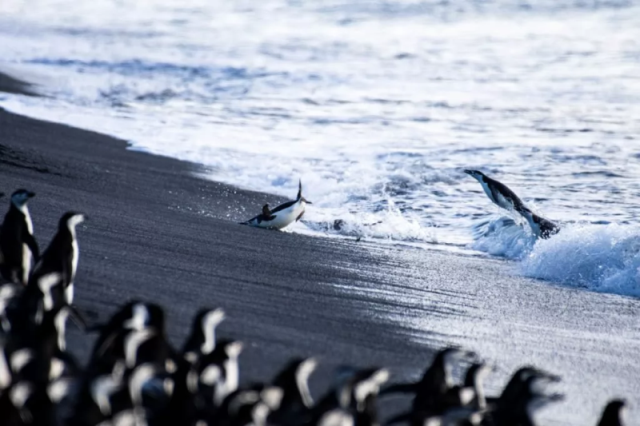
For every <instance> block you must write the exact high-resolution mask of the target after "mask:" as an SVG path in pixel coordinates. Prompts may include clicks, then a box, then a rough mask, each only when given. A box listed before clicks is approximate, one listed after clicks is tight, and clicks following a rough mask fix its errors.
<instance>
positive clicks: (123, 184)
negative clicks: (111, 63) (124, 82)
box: [0, 79, 640, 425]
mask: <svg viewBox="0 0 640 426" xmlns="http://www.w3.org/2000/svg"><path fill="white" fill-rule="evenodd" d="M14 80H15V79H14ZM15 81H18V80H15ZM0 133H1V135H0V136H2V137H1V138H0V165H2V167H1V168H0V179H1V181H2V182H3V185H2V188H0V189H1V190H2V191H4V192H5V193H9V194H10V193H11V191H13V190H14V189H15V188H18V187H26V188H27V189H30V190H33V191H34V192H36V194H37V196H36V198H34V199H33V200H32V201H31V203H30V207H31V214H32V218H33V222H34V228H35V236H36V238H37V240H38V242H39V244H40V245H41V247H42V248H44V247H46V245H47V244H48V242H49V241H50V238H51V236H52V235H53V233H54V231H55V227H56V224H57V220H58V218H59V216H60V215H61V214H62V213H63V212H65V211H67V210H71V209H73V210H78V211H81V212H84V213H86V214H87V215H88V216H89V220H88V221H87V222H86V223H85V224H83V225H82V226H81V227H80V228H79V230H78V238H79V245H80V253H81V254H80V262H79V267H78V276H77V280H76V281H77V285H76V304H77V306H78V308H79V309H80V310H81V311H84V312H89V313H93V314H94V315H93V317H97V318H99V319H100V320H103V319H104V318H105V317H107V316H108V315H110V314H111V313H112V312H113V311H114V310H115V309H116V308H117V306H119V305H120V304H122V303H124V302H126V301H127V300H129V299H131V298H140V299H144V300H149V301H153V302H156V303H160V304H161V305H162V306H163V307H164V308H165V309H166V313H167V317H168V334H169V337H170V339H171V340H172V342H173V343H174V344H175V345H180V344H182V340H183V339H184V338H185V336H186V334H187V332H188V329H189V327H190V325H191V320H192V315H193V314H194V312H195V311H196V310H197V309H198V308H200V307H203V306H211V307H217V306H219V307H222V308H224V309H225V310H226V311H227V317H228V319H227V320H226V321H225V322H223V324H222V325H221V327H220V329H219V332H220V335H221V336H228V337H233V338H236V339H239V340H242V341H244V342H245V343H246V344H247V346H246V348H245V350H244V352H243V354H242V356H241V379H242V381H243V382H246V381H247V380H268V379H270V378H271V376H272V375H273V374H274V373H275V371H276V370H277V369H278V368H280V367H281V366H282V365H284V363H285V362H286V361H287V360H288V359H289V358H290V357H292V356H308V355H309V356H310V355H316V356H319V357H320V366H319V368H318V372H316V373H315V374H314V375H312V380H311V385H312V392H314V395H318V390H319V389H322V390H323V389H324V388H325V387H326V385H327V377H328V376H329V374H328V373H330V371H331V370H332V368H334V367H335V366H337V365H340V364H353V365H357V366H372V365H378V366H388V367H390V369H391V372H392V381H395V380H402V379H406V378H408V377H415V376H416V375H419V374H420V373H421V372H422V369H423V368H424V367H425V365H426V364H427V363H428V362H429V360H430V358H431V353H432V350H433V349H434V348H439V347H441V346H443V345H445V344H451V343H458V344H462V345H464V346H465V347H468V348H469V349H474V350H477V351H478V352H479V353H480V354H481V355H483V356H484V357H485V358H486V359H488V360H489V361H491V362H494V363H496V364H497V365H498V366H499V367H500V370H499V372H498V373H497V374H496V375H495V377H492V378H490V380H489V383H488V388H489V391H490V392H489V393H491V394H493V393H495V392H497V390H498V389H499V388H500V387H501V386H502V385H503V384H504V381H505V378H506V377H507V376H508V375H509V374H510V373H511V371H513V369H515V368H516V367H518V366H520V365H522V364H526V363H533V364H536V365H540V366H541V367H543V368H547V369H549V370H551V371H553V372H555V373H558V374H560V375H561V376H563V378H564V379H565V383H564V384H563V385H562V391H566V393H567V401H565V402H564V403H562V404H558V405H557V406H553V407H550V408H549V409H546V410H543V411H541V415H540V418H541V419H543V421H542V423H543V424H547V423H550V422H549V421H547V420H549V419H554V418H558V417H560V418H559V420H556V421H553V423H554V424H581V423H582V424H583V423H584V422H586V423H587V424H590V423H589V422H591V423H595V421H596V417H597V416H598V415H599V412H600V410H601V408H602V406H604V403H605V401H606V398H608V397H613V396H625V397H627V398H628V399H629V401H630V402H631V405H632V410H631V411H632V413H634V414H637V413H639V410H638V408H640V397H639V396H638V392H637V391H638V390H640V389H639V387H640V383H633V380H631V381H630V380H628V378H629V377H634V376H636V377H637V375H638V374H640V367H638V366H636V365H635V354H636V353H637V351H638V350H640V341H639V340H638V339H637V328H636V327H637V319H636V318H637V314H638V312H639V311H640V309H639V308H640V303H639V301H637V300H635V299H630V298H625V297H622V296H616V295H606V294H604V295H603V294H601V293H593V292H585V291H581V290H575V289H571V288H568V287H560V286H552V285H549V284H547V283H543V282H540V281H536V280H532V279H527V278H523V277H518V276H515V274H513V271H512V270H511V268H510V266H509V264H508V262H505V261H501V260H496V259H491V258H488V257H464V256H456V255H455V254H452V253H436V252H434V251H428V250H421V249H415V250H409V249H406V248H404V249H403V248H400V247H379V246H376V245H375V244H369V243H355V242H353V241H350V240H343V239H336V238H318V237H310V236H306V235H301V234H294V233H287V232H275V231H266V230H261V229H256V228H250V227H247V226H242V225H238V224H237V222H238V221H240V220H242V219H246V218H247V217H249V216H250V215H251V213H254V212H257V211H258V210H259V206H261V205H262V204H263V203H264V202H265V198H266V197H268V200H270V201H271V200H272V199H273V198H277V197H273V196H270V195H266V194H261V193H257V192H250V191H244V190H240V189H237V188H235V187H232V186H229V185H226V184H222V183H217V182H213V181H209V180H205V179H202V178H199V177H197V174H198V172H199V171H200V170H201V168H200V166H198V165H196V164H191V163H186V162H183V161H179V160H175V159H171V158H168V157H161V156H156V155H152V154H148V153H143V152H139V151H132V150H128V149H126V148H127V146H128V144H127V142H125V141H122V140H118V139H114V138H112V137H109V136H106V135H102V134H99V133H95V132H91V131H86V130H80V129H76V128H73V127H69V126H66V125H61V124H56V123H51V122H46V121H40V120H36V119H31V118H27V117H24V116H20V115H16V114H13V113H10V112H7V111H5V110H3V109H1V107H0ZM2 201H3V202H7V198H6V197H5V198H3V199H2ZM92 320H93V318H92ZM613 330H615V331H616V333H612V331H613ZM68 340H69V347H70V348H73V350H72V351H73V352H74V353H75V354H76V355H78V356H80V358H81V359H83V357H85V356H86V354H87V352H88V351H89V350H90V348H91V343H92V341H93V337H92V336H83V335H81V334H80V333H79V332H78V331H77V329H76V328H75V327H74V326H69V339H68ZM603 342H604V343H603ZM583 374H584V375H585V376H588V380H590V381H592V383H593V384H594V386H595V387H598V388H597V389H593V390H590V391H585V390H580V389H581V387H582V388H584V386H583V383H582V380H584V379H585V376H583ZM404 403H406V401H401V400H392V401H389V402H388V403H387V402H385V403H384V405H383V409H384V407H385V406H387V404H388V405H389V406H392V408H393V409H392V410H391V411H389V412H386V411H385V412H384V414H385V416H386V415H388V414H394V413H395V412H396V411H397V410H396V407H399V406H400V405H402V404H404ZM586 404H587V405H588V406H587V408H584V406H585V405H586ZM572 412H573V413H572ZM567 416H568V417H567ZM630 420H631V419H630ZM628 424H630V425H632V424H639V423H633V422H632V421H630V422H629V423H628Z"/></svg>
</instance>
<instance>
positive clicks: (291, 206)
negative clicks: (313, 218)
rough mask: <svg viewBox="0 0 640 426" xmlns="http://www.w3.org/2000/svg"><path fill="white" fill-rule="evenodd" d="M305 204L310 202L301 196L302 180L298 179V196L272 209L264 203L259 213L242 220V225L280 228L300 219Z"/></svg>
mask: <svg viewBox="0 0 640 426" xmlns="http://www.w3.org/2000/svg"><path fill="white" fill-rule="evenodd" d="M307 204H312V203H311V201H309V200H307V199H305V198H304V197H303V196H302V181H300V182H299V184H298V196H297V197H296V199H295V200H293V201H288V202H286V203H284V204H281V205H279V206H278V207H276V208H275V209H273V210H271V209H269V205H268V204H265V205H264V206H263V207H262V213H261V214H259V215H258V216H256V217H254V218H253V219H249V220H248V221H246V222H242V225H250V226H256V227H258V228H267V229H282V228H284V227H286V226H288V225H290V224H291V223H293V222H297V221H298V220H300V218H301V217H302V215H304V211H305V206H306V205H307Z"/></svg>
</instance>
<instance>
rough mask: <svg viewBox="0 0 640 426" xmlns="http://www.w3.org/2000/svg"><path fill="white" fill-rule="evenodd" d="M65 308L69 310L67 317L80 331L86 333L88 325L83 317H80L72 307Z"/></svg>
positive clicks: (78, 312)
mask: <svg viewBox="0 0 640 426" xmlns="http://www.w3.org/2000/svg"><path fill="white" fill-rule="evenodd" d="M67 308H68V309H69V317H70V318H71V319H72V320H73V322H75V323H76V325H77V326H78V328H80V330H81V331H83V332H85V333H86V332H87V330H89V324H88V323H87V320H86V318H85V317H84V315H82V314H81V313H80V311H78V310H77V309H76V307H75V306H73V305H67Z"/></svg>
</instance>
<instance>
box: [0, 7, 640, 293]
mask: <svg viewBox="0 0 640 426" xmlns="http://www.w3.org/2000/svg"><path fill="white" fill-rule="evenodd" d="M638 22H640V4H634V3H632V2H625V1H606V2H595V1H592V2H586V1H585V2H579V1H538V2H530V3H529V2H524V1H519V2H517V1H516V2H512V1H501V0H498V1H493V2H490V1H462V0H453V1H449V2H441V1H422V2H417V1H351V2H345V1H315V2H299V1H288V2H287V1H278V0H268V1H260V2H255V1H233V2H223V1H218V2H212V1H205V0H187V1H182V2H175V1H170V0H157V1H149V2H126V1H116V0H96V1H91V2H73V1H70V0H58V1H47V0H34V1H29V2H25V1H22V0H2V2H0V53H1V57H2V61H3V62H2V63H0V66H3V67H4V69H6V70H9V71H12V70H13V71H14V74H17V75H18V76H19V77H20V76H24V77H26V78H29V77H30V76H37V78H36V80H37V81H39V82H40V83H42V87H41V88H40V90H41V91H42V92H44V93H46V94H48V95H51V98H48V99H35V98H23V97H19V96H8V95H2V97H1V98H0V105H2V106H4V107H6V108H9V109H11V110H13V111H17V112H21V113H25V114H29V115H33V116H37V117H43V118H49V119H55V120H57V121H63V122H66V123H69V124H73V125H76V126H80V127H85V128H91V129H94V130H98V131H103V132H106V133H109V134H112V135H115V136H119V137H122V138H125V139H127V140H129V141H131V143H132V144H133V148H134V149H141V150H146V151H149V152H153V153H159V154H165V155H170V156H173V157H176V158H180V159H185V160H191V161H195V162H198V163H202V164H205V165H207V166H209V167H210V170H211V175H210V177H211V178H212V179H215V180H220V181H224V182H229V183H232V184H235V185H239V186H241V187H245V188H250V189H254V190H260V191H265V192H271V193H276V194H280V195H286V196H293V195H294V194H295V192H296V186H297V181H298V178H300V177H301V178H302V180H303V183H304V187H305V196H306V197H307V198H308V199H310V200H312V201H313V202H314V205H313V207H312V208H309V209H308V212H307V215H306V216H305V224H304V226H305V227H306V228H305V229H301V228H300V227H299V228H298V230H300V231H304V232H308V231H309V230H311V231H314V232H322V233H325V232H326V233H337V234H341V235H349V236H357V237H364V238H367V239H378V240H385V241H392V242H410V243H418V244H422V243H430V244H433V243H435V244H437V245H439V246H441V247H454V248H461V247H467V248H469V249H473V250H479V251H483V252H487V253H490V254H492V255H498V256H505V257H508V258H512V259H517V260H518V261H519V262H520V264H519V270H520V271H521V272H522V273H523V274H525V275H529V276H535V277H540V278H544V279H548V280H551V281H559V282H563V283H567V284H570V285H574V286H584V287H589V288H592V289H595V290H600V291H607V292H616V293H622V294H629V295H634V296H638V295H640V279H639V277H638V267H639V266H640V232H639V229H640V228H638V223H637V217H638V213H639V207H638V205H639V204H640V203H638V196H639V195H640V180H639V178H640V149H639V148H640V145H638V138H639V137H640V78H639V76H640V27H639V26H638ZM464 168H477V169H481V170H483V171H485V172H486V173H488V174H490V175H491V176H493V177H495V178H497V179H499V180H501V181H503V182H504V183H506V184H508V185H509V186H510V187H511V188H512V189H514V190H515V191H516V192H517V193H518V194H520V195H521V196H522V197H523V199H525V200H526V201H527V202H528V203H530V204H531V206H532V207H534V208H535V209H536V210H537V211H539V212H541V213H543V214H544V215H545V216H548V217H550V218H552V219H554V220H557V221H559V222H560V223H561V224H562V225H563V231H562V232H561V234H559V235H558V236H557V237H555V238H553V239H552V240H549V241H545V242H542V243H537V244H534V241H533V240H532V238H531V237H530V236H529V235H527V231H526V228H523V227H521V226H519V225H517V224H513V221H512V220H505V218H504V217H500V216H504V214H505V212H501V211H498V208H497V207H495V206H493V205H492V204H491V203H490V201H489V200H488V199H487V197H486V196H485V195H484V193H482V192H481V189H480V187H479V185H478V184H477V182H475V181H474V180H473V179H471V178H470V177H469V176H467V175H465V174H463V173H462V172H461V171H462V169H464ZM259 208H260V206H256V213H257V212H258V211H259ZM336 220H340V226H339V228H340V229H339V230H336V229H334V228H336V227H335V226H334V225H335V221H336Z"/></svg>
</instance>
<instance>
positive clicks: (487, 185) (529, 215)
mask: <svg viewBox="0 0 640 426" xmlns="http://www.w3.org/2000/svg"><path fill="white" fill-rule="evenodd" d="M464 172H465V173H466V174H468V175H469V176H471V177H473V178H475V179H476V180H477V181H478V182H480V185H482V189H483V190H484V192H485V194H487V197H489V199H490V200H491V201H493V202H494V203H495V204H496V205H497V206H498V207H502V208H503V209H505V210H509V211H515V212H517V213H519V214H520V215H522V216H523V217H524V218H525V219H526V220H527V222H528V223H529V226H530V227H531V231H532V232H533V233H534V234H535V236H536V237H537V238H543V239H547V238H549V237H551V236H552V235H554V234H557V233H558V232H559V231H560V227H559V226H558V225H556V224H555V223H553V222H552V221H550V220H548V219H545V218H543V217H542V216H539V215H537V214H535V213H533V212H532V211H531V209H529V208H528V207H527V206H526V205H525V204H524V202H523V201H522V200H521V199H520V197H518V196H517V195H516V194H515V192H513V191H512V190H511V189H509V188H508V187H507V185H505V184H503V183H502V182H498V181H497V180H495V179H491V178H490V177H489V176H487V175H485V174H484V173H482V172H481V171H478V170H465V171H464Z"/></svg>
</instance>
